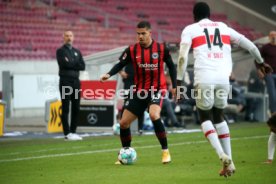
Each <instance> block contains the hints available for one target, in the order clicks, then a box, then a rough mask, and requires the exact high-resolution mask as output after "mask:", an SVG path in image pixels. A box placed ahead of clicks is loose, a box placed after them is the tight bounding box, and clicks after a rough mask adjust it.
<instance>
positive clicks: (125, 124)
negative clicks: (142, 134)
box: [120, 119, 130, 129]
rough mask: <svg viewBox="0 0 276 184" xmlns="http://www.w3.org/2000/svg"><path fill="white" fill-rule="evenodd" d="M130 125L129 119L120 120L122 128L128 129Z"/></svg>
mask: <svg viewBox="0 0 276 184" xmlns="http://www.w3.org/2000/svg"><path fill="white" fill-rule="evenodd" d="M129 126H130V122H129V121H127V120H126V119H121V121H120V128H122V129H126V128H128V127H129Z"/></svg>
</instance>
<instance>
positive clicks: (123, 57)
mask: <svg viewBox="0 0 276 184" xmlns="http://www.w3.org/2000/svg"><path fill="white" fill-rule="evenodd" d="M119 60H120V62H127V63H128V62H131V56H130V48H129V47H128V48H126V49H125V50H124V52H123V53H122V54H121V56H120V57H119Z"/></svg>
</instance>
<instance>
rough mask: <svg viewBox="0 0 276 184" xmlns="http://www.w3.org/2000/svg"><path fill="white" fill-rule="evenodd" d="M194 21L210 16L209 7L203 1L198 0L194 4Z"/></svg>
mask: <svg viewBox="0 0 276 184" xmlns="http://www.w3.org/2000/svg"><path fill="white" fill-rule="evenodd" d="M193 13H194V21H195V22H198V21H200V20H201V19H204V18H210V8H209V6H208V4H207V3H205V2H198V3H196V4H195V5H194V10H193Z"/></svg>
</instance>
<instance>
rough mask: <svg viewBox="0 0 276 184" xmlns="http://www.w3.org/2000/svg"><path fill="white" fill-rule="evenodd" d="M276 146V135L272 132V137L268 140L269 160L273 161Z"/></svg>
mask: <svg viewBox="0 0 276 184" xmlns="http://www.w3.org/2000/svg"><path fill="white" fill-rule="evenodd" d="M275 145H276V134H275V133H274V132H270V136H269V139H268V159H269V160H273V157H274V152H275Z"/></svg>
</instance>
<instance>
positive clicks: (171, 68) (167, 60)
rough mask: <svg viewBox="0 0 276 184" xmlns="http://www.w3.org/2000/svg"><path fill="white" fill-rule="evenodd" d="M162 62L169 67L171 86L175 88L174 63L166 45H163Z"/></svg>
mask: <svg viewBox="0 0 276 184" xmlns="http://www.w3.org/2000/svg"><path fill="white" fill-rule="evenodd" d="M164 62H165V63H166V65H167V66H168V69H169V73H170V77H171V81H172V88H173V89H175V88H176V69H175V67H174V63H173V60H172V57H171V54H170V51H169V49H168V48H167V47H165V51H164Z"/></svg>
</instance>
